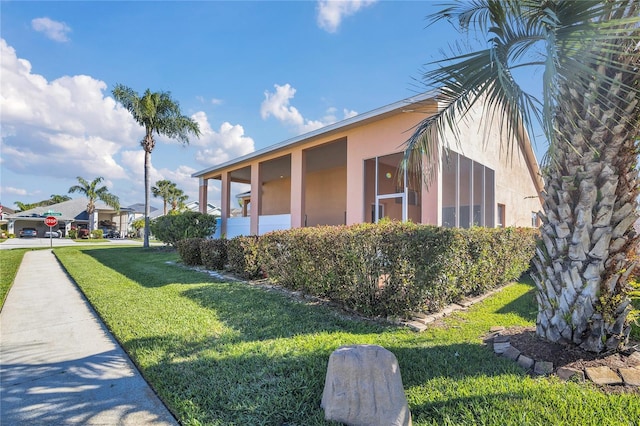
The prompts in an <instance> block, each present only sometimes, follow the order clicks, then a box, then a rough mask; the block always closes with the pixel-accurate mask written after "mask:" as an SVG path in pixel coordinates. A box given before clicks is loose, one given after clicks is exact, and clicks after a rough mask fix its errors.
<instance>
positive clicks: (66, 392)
mask: <svg viewBox="0 0 640 426" xmlns="http://www.w3.org/2000/svg"><path fill="white" fill-rule="evenodd" d="M0 424H2V425H45V424H46V425H76V424H82V425H132V426H133V425H135V426H139V425H177V424H178V423H177V422H176V420H175V419H174V418H173V416H172V415H171V414H170V413H169V411H168V410H167V409H166V407H165V406H164V405H163V404H162V402H161V401H160V400H159V399H158V397H157V396H156V395H155V393H154V392H153V391H152V390H151V388H150V387H149V386H148V384H147V382H145V380H144V379H143V378H142V376H141V375H140V373H139V372H138V370H137V369H136V368H135V366H133V364H132V363H131V361H130V360H129V358H128V356H127V355H126V353H125V352H124V351H123V350H122V348H121V347H120V346H119V345H118V344H117V342H116V341H115V340H114V338H113V336H111V334H110V333H109V332H108V331H107V330H106V328H105V327H104V325H103V324H102V323H101V322H100V320H99V319H98V318H97V316H96V315H95V313H94V311H93V309H91V307H90V306H89V305H88V303H87V302H86V300H85V299H84V297H83V296H82V294H81V293H80V291H79V290H78V289H77V288H76V286H75V284H74V283H73V282H72V281H71V280H70V278H69V277H68V276H67V274H66V272H65V271H64V269H63V268H62V267H61V265H60V264H59V263H58V261H57V259H56V258H55V256H54V255H53V253H51V251H50V250H47V249H45V250H38V251H30V252H27V253H25V256H24V259H23V261H22V264H21V265H20V269H19V270H18V274H17V275H16V279H15V282H14V284H13V287H12V288H11V290H10V291H9V295H8V297H7V300H6V301H5V304H4V308H3V309H2V312H1V313H0Z"/></svg>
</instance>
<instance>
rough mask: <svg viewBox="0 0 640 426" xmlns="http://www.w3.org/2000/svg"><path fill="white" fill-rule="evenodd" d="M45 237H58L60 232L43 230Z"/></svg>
mask: <svg viewBox="0 0 640 426" xmlns="http://www.w3.org/2000/svg"><path fill="white" fill-rule="evenodd" d="M44 237H45V238H60V232H58V231H45V233H44Z"/></svg>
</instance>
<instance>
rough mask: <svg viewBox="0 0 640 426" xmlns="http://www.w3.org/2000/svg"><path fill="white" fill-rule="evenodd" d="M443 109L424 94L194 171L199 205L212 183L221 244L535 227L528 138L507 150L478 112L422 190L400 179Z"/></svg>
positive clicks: (538, 182) (414, 179)
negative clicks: (372, 232) (396, 229)
mask: <svg viewBox="0 0 640 426" xmlns="http://www.w3.org/2000/svg"><path fill="white" fill-rule="evenodd" d="M441 107H442V105H440V104H439V102H438V99H437V96H436V94H435V93H425V94H422V95H419V96H416V97H414V98H410V99H405V100H403V101H399V102H396V103H394V104H391V105H387V106H384V107H381V108H378V109H376V110H373V111H370V112H367V113H363V114H360V115H357V116H354V117H352V118H349V119H346V120H344V121H341V122H338V123H335V124H332V125H329V126H326V127H323V128H321V129H318V130H315V131H313V132H310V133H307V134H304V135H301V136H297V137H295V138H292V139H289V140H286V141H284V142H281V143H278V144H276V145H273V146H270V147H268V148H265V149H262V150H259V151H256V152H253V153H251V154H248V155H245V156H243V157H240V158H236V159H234V160H231V161H228V162H226V163H223V164H220V165H216V166H213V167H210V168H207V169H204V170H201V171H198V172H196V173H194V174H193V175H192V177H195V178H197V179H199V185H200V190H199V201H200V205H201V206H204V205H207V197H208V192H209V189H208V187H209V183H212V184H214V185H220V193H221V220H220V222H221V223H220V226H219V227H218V228H219V230H220V233H221V234H222V235H226V236H227V237H233V236H236V235H249V234H252V235H260V234H264V233H265V232H269V231H272V230H276V229H289V228H295V227H303V226H315V225H342V224H356V223H362V222H377V221H378V220H380V219H382V218H390V219H393V220H404V221H407V220H410V221H413V222H415V223H424V224H433V225H440V226H449V227H465V228H466V227H470V226H487V227H504V226H537V225H538V224H537V219H536V217H535V213H536V212H538V211H539V210H540V209H541V199H540V194H541V191H542V189H543V184H542V179H541V175H540V171H539V168H538V163H537V160H536V158H535V155H534V153H533V150H532V149H531V145H530V141H529V138H528V136H527V134H526V132H524V131H521V132H520V134H519V139H518V141H516V143H515V144H513V146H514V147H515V148H514V149H507V146H508V144H507V140H506V138H505V136H504V134H502V133H501V130H502V128H501V126H500V125H498V124H494V125H493V126H486V124H491V123H486V122H485V121H483V120H484V118H483V117H484V116H483V115H482V114H481V113H480V111H475V110H474V111H472V112H471V113H470V115H469V116H468V119H467V120H466V121H465V122H464V123H462V124H461V129H460V130H461V132H460V138H459V140H460V146H458V145H457V144H456V143H455V142H454V139H453V137H451V139H450V140H449V141H448V142H449V144H448V145H449V148H450V149H449V150H442V151H441V152H439V153H437V154H436V155H438V157H439V158H440V159H441V161H440V164H439V167H438V168H437V169H436V170H435V174H434V176H435V178H434V180H433V181H432V183H431V184H430V185H429V186H428V187H427V186H426V185H425V184H424V180H423V179H422V177H421V175H420V174H418V173H416V172H413V171H405V172H402V171H401V169H400V168H399V166H400V164H401V161H402V159H403V154H404V153H403V149H404V144H405V141H406V140H407V139H408V137H409V136H410V135H411V133H412V131H413V130H414V129H415V126H416V125H417V124H419V123H420V122H421V121H422V120H424V119H425V118H427V117H428V116H429V115H431V114H433V113H434V112H435V111H437V110H438V108H441ZM485 136H486V137H488V140H487V141H486V144H485V143H484V142H485V139H484V137H485ZM444 145H446V144H444ZM507 151H509V152H507ZM511 151H513V153H512V152H511ZM425 160H426V159H425ZM241 184H242V185H241ZM247 189H249V191H248V192H245V191H247ZM234 190H235V192H236V193H241V194H239V195H236V197H238V201H240V209H238V208H237V205H235V203H234V202H232V198H233V196H232V193H233V192H234ZM248 207H250V208H248ZM238 212H239V213H240V214H234V213H238Z"/></svg>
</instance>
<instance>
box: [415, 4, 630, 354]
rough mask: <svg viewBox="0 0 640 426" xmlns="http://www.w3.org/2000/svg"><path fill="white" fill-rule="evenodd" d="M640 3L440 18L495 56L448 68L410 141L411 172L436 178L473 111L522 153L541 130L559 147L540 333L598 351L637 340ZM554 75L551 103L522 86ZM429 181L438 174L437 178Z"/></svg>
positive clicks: (538, 264) (503, 8)
mask: <svg viewBox="0 0 640 426" xmlns="http://www.w3.org/2000/svg"><path fill="white" fill-rule="evenodd" d="M639 9H640V6H639V0H622V1H620V0H618V1H606V2H605V1H593V0H581V1H569V0H473V1H471V2H464V3H462V2H459V3H455V4H451V5H450V6H449V7H447V8H445V9H443V10H441V11H440V12H438V13H436V14H434V15H431V16H430V18H431V19H432V21H433V22H435V21H438V20H441V19H453V20H457V21H458V22H459V24H460V26H461V28H462V29H463V30H467V31H468V30H471V29H475V30H477V31H479V32H482V33H484V34H485V35H487V36H488V45H489V47H488V48H486V49H481V50H478V51H476V52H471V53H465V54H458V55H454V57H452V58H449V59H445V60H443V61H438V63H437V64H438V65H439V67H438V68H437V69H434V70H433V71H428V72H426V73H425V75H424V78H425V81H429V82H433V83H434V85H435V86H436V87H439V88H440V97H439V101H440V102H441V108H440V109H439V110H438V112H437V114H435V115H434V116H431V117H429V118H427V119H425V120H424V121H423V122H421V123H420V125H419V126H418V127H417V128H416V129H415V131H414V133H413V134H412V136H411V137H410V138H409V140H408V141H407V150H406V152H405V159H404V167H417V168H420V169H421V170H423V171H425V170H433V169H434V164H433V162H431V163H430V164H424V165H423V164H422V159H423V157H424V158H429V159H432V160H433V161H438V159H439V155H437V154H436V153H437V152H438V150H439V149H440V148H441V147H440V146H439V145H438V143H439V140H441V141H444V142H443V144H444V143H446V140H445V139H444V135H445V133H446V132H447V131H449V130H451V131H452V132H453V133H454V135H457V130H458V128H457V123H458V121H459V119H460V118H462V117H464V115H465V113H466V112H467V111H469V110H470V108H471V107H472V106H474V105H476V104H477V105H483V106H484V108H485V109H484V110H485V113H486V114H487V118H489V120H487V121H490V119H491V118H494V117H501V118H502V125H503V129H505V131H506V133H507V136H509V138H510V140H511V141H512V142H511V143H512V144H515V143H518V138H517V135H518V133H519V132H520V131H521V129H522V128H523V127H524V128H526V129H528V130H529V132H530V133H531V132H532V127H533V122H534V120H536V121H538V122H540V123H541V125H542V128H543V129H544V132H545V136H546V138H547V140H548V142H549V147H548V151H547V153H546V155H545V159H544V160H545V161H544V164H543V171H544V172H543V173H544V179H545V190H544V193H543V194H542V197H543V210H544V213H540V217H541V219H542V222H543V225H542V227H541V230H540V231H541V242H540V244H539V247H538V249H537V255H536V257H535V259H534V264H535V269H536V272H535V274H534V281H535V283H536V288H537V302H538V317H537V334H538V335H539V336H541V337H543V338H545V339H547V340H549V341H553V342H559V343H563V344H567V345H570V344H573V345H579V346H581V347H582V348H584V349H586V350H589V351H592V352H597V353H599V352H604V351H607V350H616V349H619V348H621V347H622V346H623V345H624V343H625V342H626V341H627V340H628V335H629V331H630V326H629V323H628V322H629V321H628V314H629V312H630V310H631V307H630V301H629V290H630V286H629V279H630V274H631V273H632V271H633V269H634V267H635V264H634V261H633V260H632V259H633V255H632V254H633V253H632V252H633V250H634V249H635V248H636V247H637V246H638V235H636V234H635V232H634V230H633V223H634V222H635V220H636V219H637V217H638V213H637V211H638V208H637V207H638V201H637V200H638V195H640V192H639V191H640V180H639V177H638V168H637V165H638V152H640V151H639V148H640V78H639V77H638V76H639V75H640V69H639V67H640V25H639V22H640V18H639V17H638V15H639V14H638V11H639ZM528 65H533V66H537V67H539V68H540V69H542V70H543V77H542V83H543V90H542V99H541V100H539V99H537V98H536V97H534V96H532V95H531V94H528V93H526V92H525V91H524V90H523V89H522V87H521V86H520V85H519V84H518V83H517V82H516V78H515V77H514V74H515V73H517V72H518V71H517V70H518V69H519V68H522V67H525V66H528ZM427 177H428V176H427Z"/></svg>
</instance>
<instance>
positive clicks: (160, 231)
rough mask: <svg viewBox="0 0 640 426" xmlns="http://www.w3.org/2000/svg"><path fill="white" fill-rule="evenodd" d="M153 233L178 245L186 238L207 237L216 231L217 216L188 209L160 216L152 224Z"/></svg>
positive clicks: (172, 244)
mask: <svg viewBox="0 0 640 426" xmlns="http://www.w3.org/2000/svg"><path fill="white" fill-rule="evenodd" d="M150 228H151V233H152V234H153V235H154V236H155V237H156V238H157V239H158V240H160V241H162V242H163V243H165V244H169V245H171V246H173V247H177V244H178V241H180V240H184V239H186V238H206V237H209V236H211V235H213V234H214V232H215V231H216V217H215V216H212V215H208V214H204V213H200V212H192V211H187V212H183V213H180V214H175V215H167V216H160V217H159V218H157V219H154V220H153V221H152V222H151V224H150Z"/></svg>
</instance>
